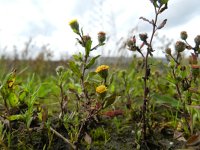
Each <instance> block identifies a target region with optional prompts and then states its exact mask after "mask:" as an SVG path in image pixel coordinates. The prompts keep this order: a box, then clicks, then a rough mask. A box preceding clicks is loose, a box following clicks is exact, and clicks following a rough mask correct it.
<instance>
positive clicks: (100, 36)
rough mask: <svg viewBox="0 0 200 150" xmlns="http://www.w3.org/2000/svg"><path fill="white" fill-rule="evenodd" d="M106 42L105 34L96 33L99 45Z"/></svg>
mask: <svg viewBox="0 0 200 150" xmlns="http://www.w3.org/2000/svg"><path fill="white" fill-rule="evenodd" d="M105 40H106V33H105V32H102V31H101V32H99V33H98V41H99V44H102V43H103V42H104V41H105Z"/></svg>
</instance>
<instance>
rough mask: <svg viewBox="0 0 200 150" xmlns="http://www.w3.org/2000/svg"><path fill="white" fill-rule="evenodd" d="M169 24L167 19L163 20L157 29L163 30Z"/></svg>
mask: <svg viewBox="0 0 200 150" xmlns="http://www.w3.org/2000/svg"><path fill="white" fill-rule="evenodd" d="M166 23H167V19H165V20H163V22H162V23H161V24H160V25H159V26H158V27H157V29H162V28H163V27H164V26H165V25H166Z"/></svg>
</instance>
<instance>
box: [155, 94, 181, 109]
mask: <svg viewBox="0 0 200 150" xmlns="http://www.w3.org/2000/svg"><path fill="white" fill-rule="evenodd" d="M152 98H153V99H154V100H155V103H157V104H169V105H171V106H172V107H176V108H177V107H179V106H180V101H178V100H176V99H175V98H173V97H171V96H169V95H159V94H153V95H152Z"/></svg>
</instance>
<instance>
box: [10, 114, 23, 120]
mask: <svg viewBox="0 0 200 150" xmlns="http://www.w3.org/2000/svg"><path fill="white" fill-rule="evenodd" d="M7 119H8V120H10V121H14V120H23V119H24V115H22V114H19V115H11V116H9V117H7Z"/></svg>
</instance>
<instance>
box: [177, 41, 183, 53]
mask: <svg viewBox="0 0 200 150" xmlns="http://www.w3.org/2000/svg"><path fill="white" fill-rule="evenodd" d="M185 48H186V45H185V43H184V42H182V41H177V42H176V44H175V50H176V51H177V52H179V53H180V52H183V51H184V50H185Z"/></svg>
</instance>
